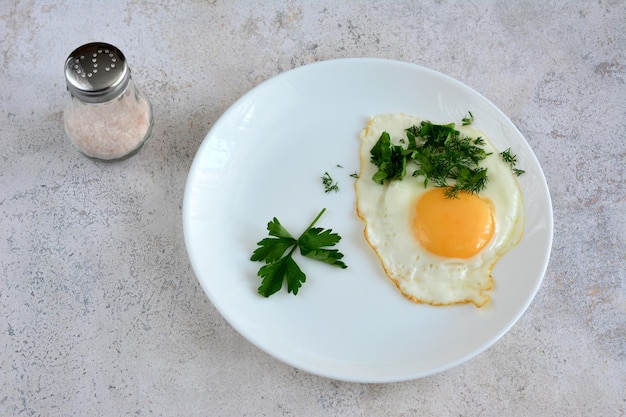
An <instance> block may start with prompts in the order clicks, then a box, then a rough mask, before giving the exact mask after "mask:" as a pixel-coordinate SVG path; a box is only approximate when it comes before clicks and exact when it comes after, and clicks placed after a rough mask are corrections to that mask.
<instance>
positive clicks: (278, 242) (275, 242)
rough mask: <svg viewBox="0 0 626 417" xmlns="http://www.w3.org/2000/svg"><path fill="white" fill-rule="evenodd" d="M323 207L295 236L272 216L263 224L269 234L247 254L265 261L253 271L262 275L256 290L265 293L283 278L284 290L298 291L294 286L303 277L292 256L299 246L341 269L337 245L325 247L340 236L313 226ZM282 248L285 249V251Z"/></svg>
mask: <svg viewBox="0 0 626 417" xmlns="http://www.w3.org/2000/svg"><path fill="white" fill-rule="evenodd" d="M325 211H326V209H325V208H324V209H322V210H321V211H320V212H319V214H318V215H317V217H315V219H314V220H313V222H311V224H310V225H309V226H308V227H307V228H306V230H305V231H304V232H303V233H302V235H300V237H299V238H297V239H295V238H294V237H293V236H292V235H291V234H290V233H289V232H288V231H287V229H285V227H284V226H283V225H281V224H280V222H279V221H278V219H277V218H276V217H274V218H273V219H272V220H271V221H270V222H269V223H268V224H267V230H268V232H269V235H270V236H272V237H268V238H265V239H263V240H261V241H259V242H258V243H257V245H258V248H257V249H256V250H255V251H254V252H253V254H252V257H251V258H250V259H251V260H253V261H264V262H265V265H264V266H262V267H261V268H260V269H259V272H258V273H257V275H258V276H259V277H261V278H262V281H261V286H260V287H259V288H258V292H259V294H261V295H262V296H264V297H269V296H270V295H272V294H274V293H276V292H277V291H279V290H280V289H281V288H282V286H283V281H285V280H286V281H287V292H290V293H293V294H294V295H297V294H298V290H299V289H300V287H301V286H302V284H303V283H304V282H305V281H306V275H305V274H304V272H302V270H301V269H300V267H299V266H298V264H297V263H296V261H295V260H294V259H293V253H294V252H295V250H296V248H300V254H302V255H303V256H306V257H308V258H311V259H315V260H318V261H321V262H325V263H327V264H329V265H333V266H336V267H339V268H342V269H345V268H347V265H346V264H345V263H343V261H341V259H342V258H343V254H342V253H341V252H339V251H338V250H337V249H328V247H330V246H334V245H335V244H336V243H337V242H339V241H340V240H341V236H339V235H338V234H337V233H333V232H332V229H322V228H318V227H313V226H315V224H316V223H317V221H318V220H319V219H320V217H322V215H323V214H324V212H325ZM287 251H288V252H287ZM285 252H287V254H286V255H285Z"/></svg>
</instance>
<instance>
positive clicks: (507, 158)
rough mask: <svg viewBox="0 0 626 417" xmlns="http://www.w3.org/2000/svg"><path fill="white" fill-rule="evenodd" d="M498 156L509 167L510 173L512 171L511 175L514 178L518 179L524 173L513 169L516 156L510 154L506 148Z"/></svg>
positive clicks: (509, 149) (509, 150)
mask: <svg viewBox="0 0 626 417" xmlns="http://www.w3.org/2000/svg"><path fill="white" fill-rule="evenodd" d="M500 156H501V157H502V160H504V162H506V163H507V164H508V165H509V167H510V168H511V171H513V174H515V175H516V176H518V177H519V176H520V175H522V174H523V173H524V172H526V171H524V170H523V169H518V168H515V165H516V164H517V156H516V155H513V154H512V153H511V148H508V149H507V150H506V151H503V152H500Z"/></svg>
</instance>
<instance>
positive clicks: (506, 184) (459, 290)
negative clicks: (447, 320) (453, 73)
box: [355, 113, 524, 307]
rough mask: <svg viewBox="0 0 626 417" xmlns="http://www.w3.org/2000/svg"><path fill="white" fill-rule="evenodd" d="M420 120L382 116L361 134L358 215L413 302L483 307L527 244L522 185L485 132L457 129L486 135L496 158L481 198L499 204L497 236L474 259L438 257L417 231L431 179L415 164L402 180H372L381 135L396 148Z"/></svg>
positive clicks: (492, 159) (490, 164)
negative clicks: (414, 220)
mask: <svg viewBox="0 0 626 417" xmlns="http://www.w3.org/2000/svg"><path fill="white" fill-rule="evenodd" d="M421 121H422V119H420V118H419V117H416V116H410V115H406V114H402V113H399V114H383V115H377V116H374V117H372V118H371V120H370V121H369V123H368V125H367V126H366V128H365V129H363V131H362V132H361V134H360V138H361V148H360V159H361V170H360V173H359V178H358V179H357V181H356V185H355V187H356V195H357V214H358V216H359V217H360V218H361V219H362V220H363V221H364V223H365V228H364V236H365V238H366V240H367V241H368V243H369V244H370V246H371V247H372V248H373V249H374V251H375V252H376V254H377V255H378V258H379V259H380V261H381V263H382V266H383V268H384V271H385V273H386V275H387V276H388V277H389V279H391V281H392V282H393V283H394V284H395V285H396V287H397V288H398V289H399V290H400V292H401V293H402V294H403V295H404V296H405V297H406V298H408V299H410V300H412V301H414V302H417V303H426V304H432V305H448V304H457V303H473V304H474V305H476V306H477V307H481V306H484V305H485V304H487V303H488V302H489V300H490V295H489V291H490V290H492V289H493V286H494V282H493V278H492V276H491V271H492V269H493V267H494V265H495V264H496V262H497V261H498V259H499V258H500V257H501V256H503V255H504V254H505V253H506V252H508V251H509V250H510V249H512V248H513V247H514V246H515V245H516V244H517V243H518V242H519V241H520V239H521V237H522V233H523V224H524V219H523V216H524V213H523V203H522V194H521V191H520V188H519V184H518V183H517V180H516V178H515V176H514V175H513V173H512V172H511V169H510V168H509V166H508V165H507V164H506V163H505V162H504V161H502V159H501V158H500V156H499V152H498V150H497V149H496V148H495V147H494V146H493V145H492V144H491V142H490V141H489V138H487V136H486V135H485V134H484V133H483V132H480V131H478V130H476V129H473V128H471V127H469V126H456V129H457V130H459V131H460V132H461V134H462V135H464V136H471V137H477V136H481V137H482V138H483V139H485V146H484V147H485V150H486V151H487V152H491V153H492V155H490V156H488V157H487V158H486V159H485V160H483V161H482V163H481V166H484V167H486V168H487V175H488V182H487V186H486V188H485V189H484V190H483V191H481V193H480V195H481V196H483V197H485V198H488V199H489V200H491V202H492V203H493V206H494V220H495V230H494V234H493V237H492V238H491V240H490V241H489V242H488V243H487V246H486V247H485V248H483V250H481V251H480V252H479V253H478V254H477V255H475V256H473V257H471V258H468V259H460V258H445V257H441V256H437V255H435V254H432V253H431V252H429V251H428V250H426V249H425V248H424V247H422V245H421V244H420V243H419V242H418V241H417V240H416V238H415V237H414V235H413V233H412V231H411V212H412V210H413V207H414V204H415V202H416V201H417V200H418V199H419V198H420V197H421V196H422V195H423V194H424V193H425V192H426V191H428V190H429V189H431V188H432V186H430V185H429V186H428V188H424V178H423V177H413V176H412V175H411V174H412V172H413V170H414V169H413V168H411V164H408V166H407V175H406V176H405V178H404V179H403V180H402V181H391V182H385V184H384V185H380V184H378V183H376V182H374V181H373V180H372V176H373V175H374V173H375V172H376V171H377V167H376V166H375V165H374V164H372V163H371V162H370V157H371V154H370V150H371V149H372V147H373V146H374V144H375V143H376V142H377V141H378V139H379V138H380V135H381V134H382V132H384V131H386V132H388V133H389V135H390V136H391V140H392V143H394V144H398V143H399V141H400V139H406V132H405V130H406V129H407V128H409V127H411V126H413V125H419V124H420V123H421ZM433 122H434V121H433Z"/></svg>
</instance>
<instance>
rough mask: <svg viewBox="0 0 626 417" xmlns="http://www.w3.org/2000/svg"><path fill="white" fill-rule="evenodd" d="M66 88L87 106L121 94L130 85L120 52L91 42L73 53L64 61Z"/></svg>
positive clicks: (124, 62)
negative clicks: (86, 103)
mask: <svg viewBox="0 0 626 417" xmlns="http://www.w3.org/2000/svg"><path fill="white" fill-rule="evenodd" d="M65 80H66V82H67V89H68V90H69V92H70V93H71V94H72V95H73V96H74V97H76V98H78V99H79V100H81V101H85V102H88V103H103V102H105V101H109V100H112V99H114V98H116V97H117V96H119V95H120V94H122V93H123V92H124V90H125V89H126V87H127V86H128V83H129V82H130V69H129V68H128V65H127V64H126V58H124V54H122V51H120V50H119V49H117V48H116V47H115V46H113V45H109V44H108V43H102V42H94V43H88V44H85V45H82V46H80V47H78V48H76V49H75V50H74V52H72V53H71V54H70V55H69V56H68V57H67V60H66V61H65Z"/></svg>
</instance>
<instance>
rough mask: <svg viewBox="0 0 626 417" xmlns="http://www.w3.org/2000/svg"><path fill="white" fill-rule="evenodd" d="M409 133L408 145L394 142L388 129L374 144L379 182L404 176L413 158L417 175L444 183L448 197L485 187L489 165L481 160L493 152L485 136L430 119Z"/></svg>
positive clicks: (426, 183)
mask: <svg viewBox="0 0 626 417" xmlns="http://www.w3.org/2000/svg"><path fill="white" fill-rule="evenodd" d="M470 115H471V113H470ZM472 117H473V116H472ZM406 134H407V139H408V144H407V146H406V148H404V147H403V146H401V145H393V144H392V143H391V138H390V137H389V134H388V133H387V132H383V133H382V135H381V136H380V138H379V140H378V141H377V142H376V144H375V145H374V146H373V147H372V150H371V161H372V163H374V164H375V165H376V166H377V167H378V171H377V172H376V173H375V174H374V176H373V177H372V179H373V180H374V181H375V182H378V183H379V184H382V183H383V182H384V181H385V180H401V179H403V178H404V176H405V175H406V168H407V163H409V162H411V163H414V164H415V165H416V169H415V171H413V174H412V175H413V176H420V175H421V176H423V177H424V186H427V185H428V183H429V182H432V183H433V184H434V185H435V186H437V187H444V188H445V191H444V192H445V195H446V197H448V198H456V197H457V196H458V194H459V192H468V193H478V192H480V191H481V190H482V189H483V188H485V186H486V184H487V169H486V168H483V167H481V166H480V165H479V163H480V161H482V160H483V159H485V158H486V157H487V156H488V155H490V154H489V153H487V152H486V151H485V150H484V148H483V145H484V143H485V141H484V139H483V138H482V137H477V138H470V137H465V136H462V135H461V134H460V132H459V131H458V130H456V129H455V125H454V123H450V124H447V125H436V124H433V123H431V122H428V121H424V122H422V123H421V124H420V126H412V127H410V128H408V129H407V130H406Z"/></svg>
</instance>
